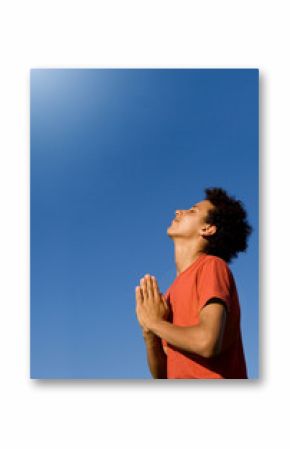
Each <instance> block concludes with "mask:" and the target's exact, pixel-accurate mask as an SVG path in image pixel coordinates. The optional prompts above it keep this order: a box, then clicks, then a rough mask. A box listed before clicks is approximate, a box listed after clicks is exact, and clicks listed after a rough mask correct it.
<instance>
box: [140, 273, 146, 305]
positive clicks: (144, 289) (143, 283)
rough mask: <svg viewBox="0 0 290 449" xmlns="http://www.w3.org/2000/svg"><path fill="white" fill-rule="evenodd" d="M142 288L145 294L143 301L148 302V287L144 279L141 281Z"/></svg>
mask: <svg viewBox="0 0 290 449" xmlns="http://www.w3.org/2000/svg"><path fill="white" fill-rule="evenodd" d="M140 287H141V290H142V294H143V300H146V299H147V297H148V295H147V286H146V282H145V280H144V278H142V279H141V281H140Z"/></svg>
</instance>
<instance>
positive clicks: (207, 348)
mask: <svg viewBox="0 0 290 449" xmlns="http://www.w3.org/2000/svg"><path fill="white" fill-rule="evenodd" d="M219 354H220V347H219V346H218V345H217V344H216V343H215V342H212V341H208V340H205V341H204V342H203V345H202V347H201V350H200V355H201V356H202V357H204V358H205V359H211V358H212V357H216V356H217V355H219Z"/></svg>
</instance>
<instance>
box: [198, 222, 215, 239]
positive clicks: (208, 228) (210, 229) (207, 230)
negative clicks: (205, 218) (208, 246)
mask: <svg viewBox="0 0 290 449" xmlns="http://www.w3.org/2000/svg"><path fill="white" fill-rule="evenodd" d="M216 231H217V227H216V226H215V225H211V224H206V225H204V226H203V227H202V228H201V229H200V231H199V234H200V235H201V236H202V237H210V236H211V235H213V234H215V233H216Z"/></svg>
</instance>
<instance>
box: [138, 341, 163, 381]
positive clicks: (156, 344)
mask: <svg viewBox="0 0 290 449" xmlns="http://www.w3.org/2000/svg"><path fill="white" fill-rule="evenodd" d="M143 337H144V341H145V345H146V351H147V363H148V367H149V369H150V372H151V375H152V377H153V378H154V379H167V356H166V354H165V353H164V350H163V347H162V342H161V339H160V338H159V337H157V336H156V335H154V334H150V335H149V334H147V335H145V334H143Z"/></svg>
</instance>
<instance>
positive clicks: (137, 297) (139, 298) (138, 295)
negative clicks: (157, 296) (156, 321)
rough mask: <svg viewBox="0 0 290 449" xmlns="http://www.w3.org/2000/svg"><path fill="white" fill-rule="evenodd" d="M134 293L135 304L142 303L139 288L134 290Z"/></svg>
mask: <svg viewBox="0 0 290 449" xmlns="http://www.w3.org/2000/svg"><path fill="white" fill-rule="evenodd" d="M135 293H136V301H137V303H142V302H143V298H142V294H141V288H140V287H139V286H138V287H136V288H135Z"/></svg>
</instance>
